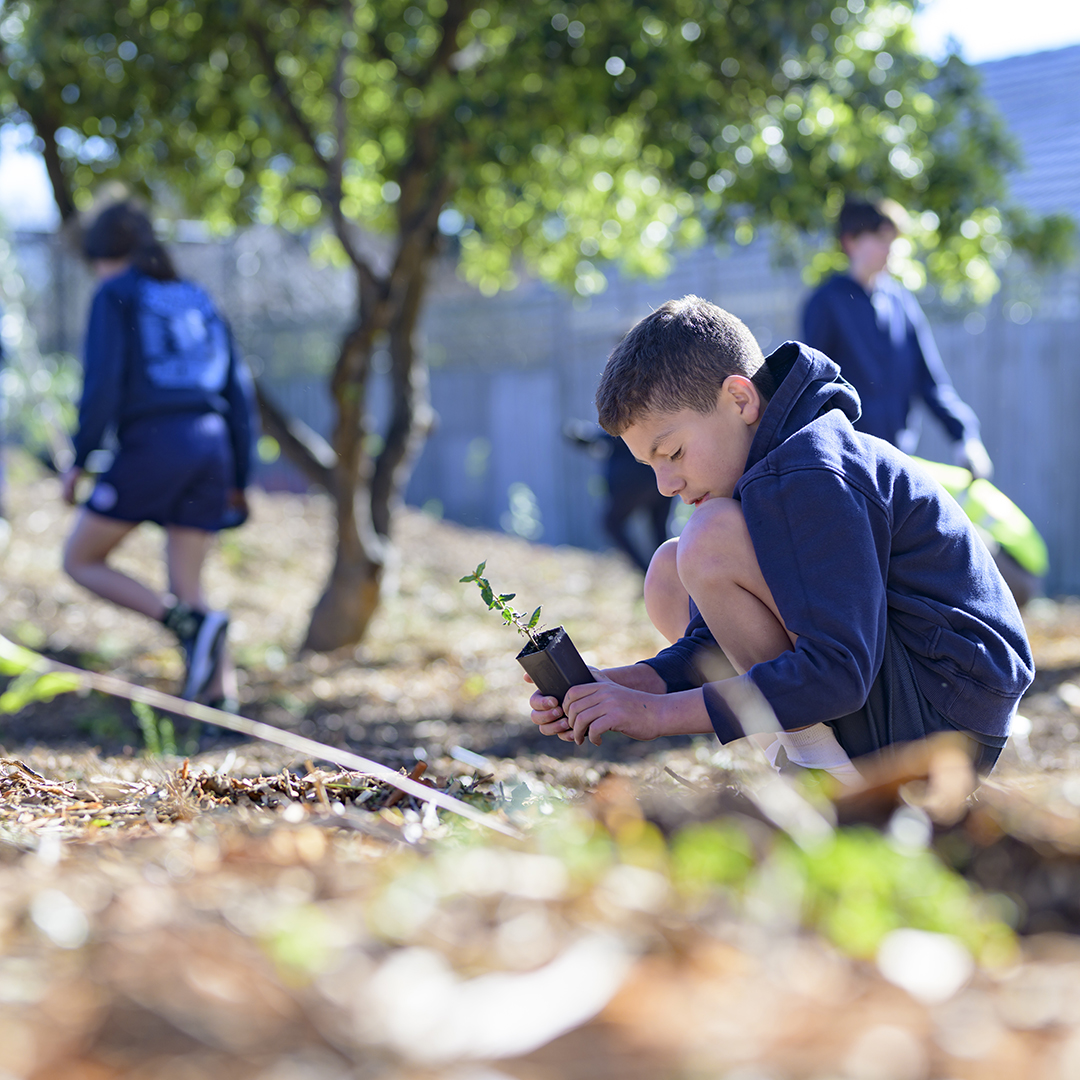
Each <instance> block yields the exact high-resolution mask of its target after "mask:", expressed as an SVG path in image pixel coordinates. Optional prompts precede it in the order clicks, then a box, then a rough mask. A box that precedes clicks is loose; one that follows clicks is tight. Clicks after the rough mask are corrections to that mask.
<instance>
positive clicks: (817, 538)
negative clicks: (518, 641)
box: [530, 296, 1034, 780]
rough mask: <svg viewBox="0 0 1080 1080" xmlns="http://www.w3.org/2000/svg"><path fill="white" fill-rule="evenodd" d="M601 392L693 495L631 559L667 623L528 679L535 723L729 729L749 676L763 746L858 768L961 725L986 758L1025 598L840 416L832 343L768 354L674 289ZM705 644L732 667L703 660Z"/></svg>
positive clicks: (654, 461) (1025, 672)
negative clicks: (675, 527) (760, 712)
mask: <svg viewBox="0 0 1080 1080" xmlns="http://www.w3.org/2000/svg"><path fill="white" fill-rule="evenodd" d="M596 403H597V409H598V412H599V419H600V424H601V425H602V426H603V427H604V429H605V430H606V431H608V432H609V433H610V434H612V435H616V436H621V437H622V438H623V440H624V441H625V442H626V444H627V446H628V447H629V448H630V449H631V451H632V452H633V454H634V456H635V457H636V458H638V459H639V460H640V461H643V462H645V463H646V464H648V465H651V466H652V468H653V470H654V471H655V473H656V481H657V486H658V487H659V489H660V491H661V492H663V493H664V494H665V495H678V496H680V497H681V498H682V500H683V502H685V503H689V504H690V505H692V506H693V507H694V508H695V509H694V513H693V516H692V517H691V518H690V521H689V522H688V523H687V525H686V527H685V528H684V529H683V532H682V534H681V535H680V536H679V537H678V539H677V540H669V541H668V542H667V543H666V544H664V545H663V547H661V548H660V549H659V550H658V551H657V553H656V554H655V555H654V556H653V560H652V563H651V565H650V567H649V572H648V576H647V577H646V580H645V605H646V609H647V611H648V613H649V617H650V619H651V620H652V622H653V624H654V625H655V626H656V628H657V629H658V630H659V631H660V633H661V634H663V635H664V637H666V638H667V639H668V640H669V641H670V642H671V645H670V646H669V647H668V648H666V649H664V650H663V651H662V652H660V653H659V654H658V655H657V656H655V657H653V658H651V659H649V660H643V661H640V662H639V663H636V664H632V665H629V666H626V667H618V668H608V669H606V670H603V671H601V672H598V673H597V676H598V681H597V682H595V683H590V684H587V685H582V686H575V687H573V688H571V690H570V691H569V692H568V693H567V695H566V698H565V700H564V702H563V704H562V705H561V706H560V704H559V703H558V702H557V701H556V700H555V699H554V698H550V697H542V696H541V695H540V694H539V693H535V694H533V696H532V698H531V701H530V704H531V706H532V709H533V713H532V720H533V722H534V723H535V724H537V725H538V726H539V728H540V730H541V731H542V732H543V733H544V734H547V735H557V736H559V737H560V738H562V739H564V740H574V741H576V742H578V743H582V742H584V740H585V738H586V737H588V738H589V739H590V740H591V741H593V742H594V743H598V742H600V737H601V735H602V734H603V733H604V732H605V731H619V732H622V733H623V734H624V735H628V736H630V737H631V738H634V739H653V738H656V737H657V736H660V735H674V734H695V733H708V732H710V731H714V732H715V733H716V735H717V737H718V738H719V739H720V741H721V742H724V743H726V742H730V741H732V740H734V739H738V738H741V737H742V736H743V735H744V734H745V732H744V729H743V726H742V723H741V722H740V719H739V714H740V713H742V712H743V710H742V709H741V708H740V707H739V706H738V704H737V703H738V702H745V701H746V700H748V694H753V695H754V696H757V692H760V695H761V696H763V697H764V699H765V701H767V702H768V704H769V706H771V708H772V710H773V712H774V713H775V715H776V719H777V720H778V721H779V724H780V728H781V729H782V731H781V734H780V735H779V736H777V741H776V743H775V744H774V746H773V750H774V755H773V756H775V749H776V748H777V747H779V746H782V747H783V749H784V750H785V752H786V754H787V757H788V759H789V760H790V761H792V762H793V763H795V764H796V765H802V766H805V767H811V768H823V769H827V770H829V771H831V772H833V773H835V774H836V775H838V776H839V777H840V778H841V779H845V780H846V779H854V778H857V773H856V772H855V770H854V768H853V766H852V765H851V761H850V759H852V758H859V757H861V756H862V755H864V754H869V753H873V752H875V751H881V750H884V749H885V748H886V747H889V746H893V745H895V744H898V743H904V742H910V741H913V740H916V739H922V738H925V737H927V736H928V735H932V734H934V733H936V732H942V731H961V732H963V733H964V734H966V735H967V736H969V737H970V739H971V740H972V742H973V744H974V747H975V766H976V768H977V770H978V771H979V772H980V773H981V774H986V773H988V772H989V771H990V769H992V768H993V766H994V763H995V762H996V760H997V758H998V755H999V754H1000V752H1001V749H1002V747H1003V746H1004V745H1005V741H1006V738H1007V736H1008V732H1009V722H1010V719H1011V717H1012V716H1013V714H1014V712H1015V711H1016V706H1017V702H1018V701H1019V699H1020V696H1021V695H1022V694H1023V692H1024V690H1025V689H1026V688H1027V687H1028V685H1029V684H1030V683H1031V680H1032V676H1033V674H1034V671H1033V663H1032V658H1031V651H1030V648H1029V646H1028V642H1027V638H1026V636H1025V632H1024V626H1023V623H1022V621H1021V618H1020V613H1019V611H1018V609H1017V607H1016V604H1015V602H1014V601H1013V598H1012V595H1011V594H1010V592H1009V590H1008V588H1007V586H1006V585H1005V582H1004V581H1003V579H1002V578H1001V575H1000V574H999V573H998V570H997V568H996V567H995V566H994V562H993V559H992V558H991V557H990V554H989V552H988V551H987V549H986V547H985V546H984V544H983V543H982V541H981V540H980V539H979V538H978V536H977V535H976V533H975V532H974V530H973V529H972V527H971V524H970V522H969V521H968V519H967V517H966V516H965V514H964V512H963V511H962V510H961V509H960V507H959V506H958V505H957V504H956V502H954V500H953V499H952V497H951V496H949V495H948V494H947V493H946V492H945V491H944V490H943V489H942V488H941V487H940V486H939V485H938V484H937V483H936V482H935V481H934V480H933V479H931V477H930V476H929V475H928V474H927V473H926V472H924V471H923V470H922V469H920V468H919V467H918V466H917V465H916V464H915V463H914V462H912V461H911V459H910V458H908V457H907V456H905V455H904V454H902V453H901V452H900V451H898V450H897V449H895V448H894V447H893V446H891V445H890V444H889V443H887V442H885V441H884V440H882V439H878V438H875V437H874V436H871V435H864V434H861V433H860V432H857V431H855V429H854V428H853V427H852V422H853V421H854V420H855V419H856V418H857V417H858V415H859V399H858V396H857V395H856V393H855V391H854V390H853V389H852V387H851V386H850V385H849V384H848V383H846V382H845V381H844V380H843V378H842V377H841V375H840V369H839V368H838V367H837V365H836V364H834V363H833V362H832V361H831V360H829V359H828V358H827V357H826V356H824V355H823V354H822V353H819V352H815V351H814V350H813V349H810V348H808V347H807V346H805V345H800V344H798V343H796V342H787V343H786V344H784V345H782V346H781V347H780V348H779V349H777V350H776V352H774V353H772V355H770V356H769V357H768V358H764V357H763V356H762V353H761V350H760V348H759V347H758V345H757V342H756V341H755V340H754V337H753V336H752V335H751V333H750V332H749V330H748V329H747V328H746V326H745V325H744V324H743V323H742V322H741V321H740V320H739V319H737V318H735V316H733V315H730V314H729V313H728V312H726V311H723V310H721V309H720V308H718V307H716V306H715V305H714V304H710V303H708V302H707V301H704V300H701V299H699V298H698V297H694V296H688V297H685V298H684V299H682V300H677V301H669V302H668V303H666V304H664V305H663V306H662V307H660V308H659V309H657V310H656V311H654V312H653V313H652V314H650V315H648V316H646V317H645V318H644V319H642V320H641V321H640V322H639V323H637V325H636V326H634V328H633V329H632V330H631V331H630V332H629V333H628V334H627V335H626V337H625V338H624V339H623V340H622V341H621V342H620V343H619V345H618V346H617V347H616V348H615V350H614V351H613V352H612V354H611V356H610V358H609V359H608V362H607V366H606V367H605V369H604V373H603V376H602V378H601V380H600V386H599V389H598V391H597V397H596ZM717 646H719V648H720V649H722V650H723V652H724V653H725V655H726V656H727V658H728V659H729V660H730V661H731V664H732V665H733V666H734V668H735V670H736V671H737V672H738V673H739V674H738V675H737V676H735V677H733V678H726V679H720V680H718V681H709V679H708V659H707V658H708V656H709V654H710V652H712V653H713V654H714V655H715V649H716V647H717ZM703 669H704V670H703ZM748 682H749V683H751V684H753V685H752V687H750V686H747V685H746V684H747V683H748Z"/></svg>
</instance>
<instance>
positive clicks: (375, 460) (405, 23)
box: [0, 0, 1060, 650]
mask: <svg viewBox="0 0 1080 1080" xmlns="http://www.w3.org/2000/svg"><path fill="white" fill-rule="evenodd" d="M913 7H914V0H858V2H856V0H852V2H851V3H850V4H848V5H847V6H842V5H837V6H834V5H832V4H831V2H830V3H825V2H824V0H808V2H807V3H805V4H791V3H789V2H786V0H730V2H727V3H724V4H709V3H706V2H705V0H657V2H656V3H653V4H649V5H642V4H638V3H634V2H633V0H605V2H604V3H602V4H592V5H584V6H577V7H567V6H566V5H565V4H564V3H563V0H536V2H531V3H525V4H523V3H511V2H509V0H369V2H368V3H364V4H355V5H354V4H342V5H325V4H316V5H311V4H308V3H306V2H302V0H215V2H213V3H211V2H210V0H155V3H153V4H150V3H148V2H147V0H119V2H114V0H39V2H36V3H33V4H31V3H29V2H28V0H3V2H2V3H0V58H2V60H3V62H4V63H3V66H2V68H0V107H2V109H3V115H4V116H5V117H6V118H7V119H8V120H10V121H16V122H23V121H29V122H30V123H31V124H32V125H33V128H34V131H35V133H36V136H37V138H38V139H40V141H41V148H42V153H43V155H44V158H45V162H46V165H47V167H48V171H49V176H50V179H51V181H52V183H53V189H54V192H55V195H56V201H57V205H58V207H59V208H60V212H61V216H62V217H63V219H64V220H65V221H73V220H74V219H75V218H76V217H77V214H78V211H79V210H85V209H88V208H89V207H90V206H91V205H92V202H93V199H94V194H95V191H96V190H97V189H99V188H100V187H101V185H102V184H103V182H104V181H106V180H109V179H118V180H121V181H124V182H125V183H127V184H129V185H130V186H131V187H132V188H134V189H135V190H137V191H141V192H142V193H144V194H147V195H154V196H158V197H159V201H160V202H161V203H162V204H163V205H170V206H172V207H173V208H174V212H175V213H176V214H177V215H179V214H181V213H187V214H197V215H198V216H199V217H200V218H202V219H203V220H205V221H206V222H207V223H208V225H209V226H210V228H211V229H212V230H214V231H221V232H223V231H227V230H229V229H232V228H234V227H236V226H238V225H243V224H245V223H248V222H261V223H266V224H277V225H280V226H282V227H284V228H286V229H289V230H292V231H295V232H304V233H307V234H308V235H309V236H310V237H311V240H312V252H313V255H314V256H315V257H316V258H319V259H325V260H327V261H331V262H335V263H338V264H340V265H343V266H349V267H351V268H352V269H353V271H354V273H355V282H356V309H357V316H356V321H355V323H354V325H353V326H352V328H351V329H350V330H349V332H348V333H347V335H346V336H345V338H344V339H343V340H342V343H341V348H340V351H339V354H338V357H337V361H336V363H335V365H334V371H333V374H332V376H331V378H330V392H331V397H332V400H333V403H334V407H335V409H336V412H337V416H336V425H335V430H336V435H335V441H334V445H333V446H332V447H330V446H328V445H326V444H325V443H322V442H321V441H318V442H316V441H314V440H312V439H310V438H307V437H305V435H304V433H303V431H302V430H301V429H300V428H299V427H298V426H297V425H296V424H295V423H292V422H290V420H289V418H288V417H287V416H285V415H284V414H283V413H282V412H281V411H280V410H279V409H278V408H277V406H275V405H273V403H271V402H269V401H267V400H265V399H264V401H263V406H264V426H265V428H266V431H267V434H268V435H270V436H271V437H273V438H274V439H276V440H277V441H278V443H279V445H280V446H281V449H282V452H283V453H285V454H287V455H288V456H289V457H290V459H291V460H292V461H293V462H294V463H295V464H297V465H299V467H300V468H302V469H303V470H304V473H305V475H306V476H307V477H308V479H309V480H310V481H312V482H313V483H317V484H320V485H322V486H323V487H325V488H326V490H327V491H329V492H330V493H331V495H332V496H333V498H334V499H335V500H336V505H337V515H338V522H337V528H336V529H335V535H336V536H337V538H338V540H337V543H338V550H337V553H336V558H335V560H334V563H333V570H332V571H331V577H330V579H329V581H328V582H327V586H326V589H325V591H324V593H323V596H322V598H321V599H320V601H319V602H318V603H317V605H316V607H315V609H314V610H313V612H312V618H311V624H310V626H309V631H308V635H307V640H306V642H305V645H306V647H308V648H311V649H316V650H320V649H330V648H336V647H338V646H341V645H343V644H346V643H349V642H354V641H356V640H358V639H359V638H360V637H361V636H362V635H363V633H364V631H365V629H366V627H367V625H368V623H369V621H370V618H371V616H372V614H373V613H374V610H375V607H376V605H377V603H378V587H377V586H378V581H379V579H380V577H381V573H382V566H383V561H384V555H383V547H382V542H381V540H380V538H383V539H385V538H386V537H387V536H389V532H390V518H391V513H392V507H393V506H395V505H397V502H398V501H399V495H400V493H401V491H402V490H403V486H404V484H405V483H406V482H407V480H408V475H409V472H410V468H411V462H412V460H413V459H414V458H415V455H416V453H417V451H418V449H419V447H420V445H421V443H422V440H423V437H424V435H425V433H426V430H427V428H428V426H429V424H430V422H431V415H432V414H431V411H430V408H429V406H428V401H427V380H426V376H425V374H424V370H423V366H422V363H421V361H420V358H419V356H418V353H417V346H416V342H415V334H414V331H415V328H416V326H417V320H418V319H419V316H420V313H421V311H422V309H423V302H424V298H425V294H426V288H427V280H428V271H429V269H430V264H431V261H432V259H434V258H435V257H436V256H437V255H438V253H439V252H440V251H444V250H450V251H452V252H454V253H456V254H457V255H458V257H459V260H460V268H461V272H462V274H463V275H464V276H465V277H466V278H467V279H468V280H469V281H471V282H473V283H474V284H475V285H476V286H477V287H478V288H479V289H480V290H481V292H483V293H485V294H488V295H490V294H492V293H495V292H497V291H498V290H499V289H502V288H507V287H510V286H512V285H513V284H515V282H516V281H517V280H518V279H519V276H520V274H521V273H522V272H523V270H525V269H527V270H528V271H529V272H533V273H537V274H539V275H540V276H541V277H543V278H545V279H547V280H551V281H557V282H560V283H562V284H563V285H565V286H566V287H567V288H569V289H571V290H573V292H574V293H575V294H576V295H577V296H578V297H579V298H580V299H581V300H582V301H583V302H584V301H587V299H588V298H589V297H591V296H593V295H595V294H597V293H599V292H601V291H603V289H604V288H605V287H606V285H607V279H608V274H609V273H610V272H611V268H612V266H613V265H616V264H618V265H621V266H622V267H623V268H625V269H626V270H627V271H628V272H631V273H649V274H659V273H663V272H664V271H665V270H666V269H667V267H668V266H669V264H670V259H671V256H672V254H673V252H674V251H675V250H676V249H677V248H678V247H680V246H686V245H693V244H700V243H702V242H704V241H705V240H707V239H708V238H710V237H715V238H721V237H722V238H727V239H730V240H731V241H733V242H734V243H735V244H747V243H750V242H751V241H752V240H753V239H754V237H755V235H757V233H758V232H759V231H760V230H761V229H762V227H763V226H766V225H769V226H772V227H773V228H774V229H775V230H776V231H777V232H778V233H779V234H780V235H781V236H783V234H785V232H786V233H789V234H790V235H792V236H794V235H796V234H799V235H801V234H803V233H805V232H806V231H807V230H809V232H810V233H813V234H817V235H821V234H822V232H823V230H824V229H825V228H826V226H827V225H828V224H829V223H830V222H831V221H832V220H833V218H834V217H835V214H836V212H837V210H838V208H839V206H840V203H841V201H842V199H843V197H844V193H845V192H846V191H848V190H855V191H862V192H865V193H867V194H882V195H887V196H890V197H892V198H894V199H897V200H898V201H899V202H901V203H903V204H905V205H906V206H907V207H908V208H909V210H911V211H912V213H913V214H915V215H918V216H919V220H920V222H921V223H922V226H923V227H924V228H925V229H926V230H927V238H926V247H925V251H926V252H927V253H928V254H927V255H926V258H925V262H920V263H919V265H920V266H925V267H926V269H925V271H924V272H926V273H929V274H930V275H931V276H934V277H936V278H939V279H940V281H941V285H942V291H943V294H944V295H946V296H952V295H953V293H955V294H956V295H958V296H967V295H977V296H983V295H985V293H986V291H987V290H989V289H992V288H993V287H996V284H995V283H996V273H997V271H996V269H995V265H996V264H995V263H994V259H996V258H997V257H998V256H999V255H1001V254H1003V253H1004V252H1005V250H1006V248H1005V247H1004V246H1002V245H1010V246H1011V247H1013V248H1016V247H1018V246H1019V247H1025V248H1026V249H1027V250H1029V251H1030V252H1031V253H1032V254H1033V255H1042V254H1046V255H1048V254H1050V253H1051V252H1052V249H1053V248H1054V245H1055V244H1056V243H1057V241H1056V240H1055V238H1056V237H1058V236H1059V235H1060V234H1059V233H1058V232H1057V231H1056V228H1049V227H1046V226H1044V225H1040V224H1038V223H1032V224H1031V225H1030V227H1029V226H1028V225H1023V226H1022V227H1021V223H1020V222H1019V220H1018V219H1017V218H1016V217H1015V216H1014V215H1012V214H1011V213H1009V212H1007V211H1006V210H1004V209H1001V207H1002V200H1003V180H1002V178H1003V175H1004V173H1005V171H1006V170H1007V169H1008V168H1009V167H1010V166H1011V165H1012V164H1013V163H1014V162H1015V160H1016V156H1015V151H1014V148H1013V146H1012V144H1011V143H1010V142H1009V140H1008V139H1007V138H1006V136H1005V134H1004V131H1003V128H1002V126H1001V124H1000V123H999V122H998V120H997V118H996V117H995V115H994V113H993V111H992V110H991V109H990V108H989V106H988V105H987V104H986V102H985V101H984V100H983V99H982V97H981V96H980V93H979V89H978V78H977V75H976V73H975V72H973V71H972V69H970V68H968V67H967V66H966V65H965V64H964V63H963V62H962V61H961V60H960V59H959V58H957V57H950V58H949V59H948V60H947V61H946V62H945V63H943V64H935V63H932V62H930V61H929V60H928V59H926V58H925V57H923V56H921V55H919V54H918V52H917V51H916V42H915V38H914V35H913V31H912V28H911V17H912V12H913ZM995 207H997V208H998V209H994V208H995ZM991 214H993V215H996V220H997V221H999V222H1000V226H1001V227H1000V229H999V230H998V231H997V232H993V230H992V228H991V225H990V222H991V216H990V215H991ZM973 230H975V232H974V234H973V235H969V233H972V231H973ZM379 234H381V235H383V236H385V237H387V238H388V242H387V243H386V244H384V245H381V246H379V251H380V254H379V256H378V257H377V258H376V257H375V256H374V255H373V254H372V252H373V251H374V250H375V249H374V248H373V247H372V245H371V244H370V243H369V242H368V240H367V239H362V238H364V237H367V236H371V235H379ZM990 248H992V250H989V249H990ZM922 250H923V249H922V248H919V249H914V248H913V254H916V255H918V254H919V253H920V252H921V251H922ZM829 257H830V258H831V256H829ZM814 266H817V267H818V269H820V264H819V263H815V264H814ZM987 268H989V269H987ZM915 272H916V271H914V270H913V271H912V273H915ZM909 276H910V275H909ZM381 349H386V350H387V352H388V354H389V356H390V381H391V385H392V388H393V392H392V395H391V398H392V407H391V410H390V416H389V419H388V421H387V424H386V426H385V428H384V429H383V430H382V431H381V432H371V431H368V430H367V424H368V421H367V420H366V419H365V417H366V416H367V415H368V413H369V412H370V410H369V409H368V408H367V407H366V402H365V399H366V393H367V386H368V380H369V376H370V373H371V371H372V369H373V362H374V361H373V358H374V355H375V353H376V352H377V351H379V350H381ZM372 435H377V436H378V437H377V438H371V437H370V436H372ZM372 526H373V527H372Z"/></svg>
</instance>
